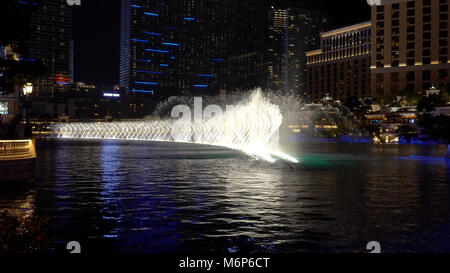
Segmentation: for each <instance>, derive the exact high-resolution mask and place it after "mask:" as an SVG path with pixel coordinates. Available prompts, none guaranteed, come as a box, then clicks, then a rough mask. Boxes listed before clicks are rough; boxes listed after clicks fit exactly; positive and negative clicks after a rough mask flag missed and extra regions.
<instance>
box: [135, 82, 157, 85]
mask: <svg viewBox="0 0 450 273" xmlns="http://www.w3.org/2000/svg"><path fill="white" fill-rule="evenodd" d="M134 83H136V84H145V85H158V83H156V82H134Z"/></svg>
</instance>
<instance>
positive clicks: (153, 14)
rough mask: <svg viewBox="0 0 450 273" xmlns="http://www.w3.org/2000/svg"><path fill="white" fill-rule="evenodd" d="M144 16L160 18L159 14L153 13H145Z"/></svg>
mask: <svg viewBox="0 0 450 273" xmlns="http://www.w3.org/2000/svg"><path fill="white" fill-rule="evenodd" d="M144 14H145V15H148V16H159V14H158V13H152V12H144Z"/></svg>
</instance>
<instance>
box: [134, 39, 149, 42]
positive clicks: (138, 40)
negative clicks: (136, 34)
mask: <svg viewBox="0 0 450 273" xmlns="http://www.w3.org/2000/svg"><path fill="white" fill-rule="evenodd" d="M130 40H131V41H135V42H143V43H148V42H149V41H148V40H140V39H130Z"/></svg>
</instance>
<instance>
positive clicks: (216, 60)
mask: <svg viewBox="0 0 450 273" xmlns="http://www.w3.org/2000/svg"><path fill="white" fill-rule="evenodd" d="M211 61H213V62H223V61H225V60H224V59H211Z"/></svg>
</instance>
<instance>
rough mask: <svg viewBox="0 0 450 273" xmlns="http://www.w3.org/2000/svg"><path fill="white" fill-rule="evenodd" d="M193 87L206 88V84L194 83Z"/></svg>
mask: <svg viewBox="0 0 450 273" xmlns="http://www.w3.org/2000/svg"><path fill="white" fill-rule="evenodd" d="M194 87H201V88H206V87H208V85H206V84H196V85H194Z"/></svg>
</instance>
